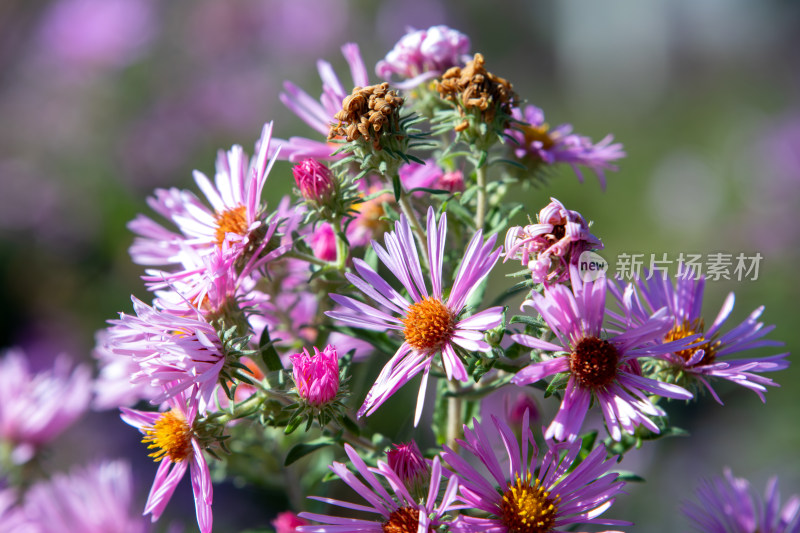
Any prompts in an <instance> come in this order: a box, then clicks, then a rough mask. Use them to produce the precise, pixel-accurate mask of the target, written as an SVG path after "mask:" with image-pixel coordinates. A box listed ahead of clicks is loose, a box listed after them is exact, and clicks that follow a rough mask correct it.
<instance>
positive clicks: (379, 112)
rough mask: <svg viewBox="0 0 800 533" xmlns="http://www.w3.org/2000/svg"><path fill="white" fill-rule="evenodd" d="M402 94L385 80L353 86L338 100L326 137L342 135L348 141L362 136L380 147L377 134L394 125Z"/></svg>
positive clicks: (397, 117) (396, 120)
mask: <svg viewBox="0 0 800 533" xmlns="http://www.w3.org/2000/svg"><path fill="white" fill-rule="evenodd" d="M402 105H403V98H401V97H400V96H397V92H395V91H393V90H390V89H389V84H388V83H386V82H384V83H381V84H380V85H369V86H367V87H356V88H354V89H353V91H352V92H351V93H350V95H349V96H347V97H346V98H345V99H344V100H343V101H342V109H341V110H340V111H339V112H338V113H336V115H334V117H333V118H335V119H336V120H337V121H338V123H337V124H331V129H330V132H329V133H328V139H333V138H335V137H344V138H346V139H347V140H348V141H351V142H352V141H356V140H358V139H360V138H363V139H364V140H365V141H367V142H372V146H373V147H374V149H375V150H380V149H381V144H380V140H381V134H382V133H391V132H392V131H396V130H397V129H398V122H399V109H400V106H402Z"/></svg>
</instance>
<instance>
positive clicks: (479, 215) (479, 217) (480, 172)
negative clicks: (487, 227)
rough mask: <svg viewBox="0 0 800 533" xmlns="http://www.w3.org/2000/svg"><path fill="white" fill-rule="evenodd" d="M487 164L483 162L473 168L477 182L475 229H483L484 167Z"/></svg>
mask: <svg viewBox="0 0 800 533" xmlns="http://www.w3.org/2000/svg"><path fill="white" fill-rule="evenodd" d="M487 167H488V165H486V164H484V165H483V166H481V167H478V168H477V169H475V172H476V176H475V177H476V179H477V182H478V206H477V208H476V210H475V229H476V230H479V229H483V224H484V222H485V221H486V169H487Z"/></svg>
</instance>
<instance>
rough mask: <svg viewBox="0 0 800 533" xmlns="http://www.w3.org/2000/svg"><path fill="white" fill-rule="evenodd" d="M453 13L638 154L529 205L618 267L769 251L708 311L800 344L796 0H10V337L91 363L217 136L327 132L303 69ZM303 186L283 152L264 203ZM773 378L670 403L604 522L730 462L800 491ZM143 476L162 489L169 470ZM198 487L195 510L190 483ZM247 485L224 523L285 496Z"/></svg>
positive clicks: (2, 145)
mask: <svg viewBox="0 0 800 533" xmlns="http://www.w3.org/2000/svg"><path fill="white" fill-rule="evenodd" d="M440 23H444V24H447V25H450V26H451V27H454V28H456V29H458V30H460V31H462V32H464V33H466V34H467V35H469V36H470V38H471V40H472V50H473V51H480V52H482V53H483V54H484V56H485V57H486V60H487V67H488V68H489V69H490V70H491V71H492V72H494V73H495V74H498V75H500V76H503V77H506V78H507V79H509V80H510V81H511V82H512V83H513V85H514V88H515V89H516V91H517V93H518V94H519V95H520V96H521V97H522V98H524V99H526V100H527V101H528V102H529V103H533V104H535V105H537V106H539V107H541V108H543V109H544V111H545V114H546V117H547V119H548V122H549V123H550V124H551V126H555V125H557V124H560V123H564V122H569V123H572V124H573V125H574V127H575V130H576V131H577V132H580V133H582V134H585V135H589V136H591V137H592V138H593V139H594V140H600V139H601V138H602V137H603V136H605V135H606V134H607V133H613V134H614V136H615V138H616V139H617V140H618V141H619V142H622V143H623V144H624V146H625V151H626V152H627V154H628V157H627V158H625V159H624V160H622V161H621V162H620V165H619V166H620V170H619V172H616V173H608V175H607V177H608V187H607V190H605V191H603V190H602V189H601V187H600V186H599V184H598V182H597V181H596V180H595V179H594V178H593V176H591V174H590V173H588V172H587V173H586V182H585V183H583V184H580V183H578V181H577V180H576V178H575V176H574V174H573V173H572V171H571V170H569V169H568V168H565V169H561V170H559V171H557V172H555V173H554V174H553V175H552V179H550V180H549V181H548V182H547V183H546V184H545V185H543V186H541V187H539V188H537V189H535V190H532V191H531V192H530V194H529V198H527V199H526V201H525V203H526V205H527V206H528V209H527V211H528V212H529V213H530V214H531V216H533V215H534V214H535V213H536V212H538V210H539V209H541V207H543V206H544V205H545V204H546V203H547V200H548V198H549V196H555V197H557V198H558V199H559V200H561V201H562V202H564V203H565V204H566V205H567V207H568V208H570V209H576V210H578V211H580V212H581V213H582V214H583V215H584V216H585V217H586V218H588V219H591V220H593V221H594V226H593V230H594V233H595V234H596V235H598V236H599V237H601V239H602V240H603V241H604V243H605V245H606V249H605V252H604V253H603V255H604V257H605V258H606V259H608V260H609V261H610V262H611V265H612V268H614V263H615V257H616V256H617V255H618V254H620V253H642V254H645V258H649V256H650V254H651V253H655V254H657V255H658V256H660V255H661V254H662V253H667V254H668V257H670V258H673V259H674V258H677V255H678V254H679V253H681V252H684V253H704V254H705V253H710V252H725V253H731V254H734V256H735V255H736V254H738V253H740V252H743V253H745V254H746V255H753V254H755V253H756V252H759V253H761V254H762V256H763V260H762V261H761V264H760V271H759V276H758V279H757V280H748V281H742V282H737V281H735V280H732V281H725V280H721V281H714V282H709V283H708V284H707V290H706V305H705V307H704V312H705V315H706V319H707V322H710V321H712V320H713V317H714V316H716V313H717V311H718V309H719V307H720V305H721V304H722V302H723V300H724V298H725V296H726V294H727V293H728V292H730V291H735V292H736V298H737V299H736V308H735V310H734V313H733V316H732V318H731V321H730V324H731V325H733V324H735V323H738V322H737V321H740V320H742V319H744V318H745V317H746V316H747V315H748V314H749V313H750V312H751V311H752V310H753V309H755V308H756V307H758V306H759V305H762V304H763V305H766V311H765V313H764V315H763V316H762V319H763V320H764V321H765V322H766V323H768V324H776V325H777V328H776V331H775V332H774V333H772V334H771V336H770V338H774V339H779V340H782V341H784V342H785V343H786V345H787V347H786V348H785V349H786V350H788V351H792V352H796V351H797V347H798V343H799V342H800V328H798V327H797V320H798V312H797V309H798V303H797V302H798V301H799V300H800V284H798V281H797V277H796V273H797V267H796V265H797V264H798V260H800V251H799V250H800V246H799V245H800V224H798V221H797V212H798V208H800V98H798V96H799V95H800V70H799V69H798V63H797V50H798V46H799V45H800V4H798V3H797V2H793V1H790V0H784V1H779V0H764V1H761V2H747V1H744V0H731V1H725V0H679V1H668V0H652V1H650V0H648V1H643V2H638V3H635V2H628V1H623V0H614V1H606V2H587V1H581V0H566V1H565V0H562V1H559V2H526V1H522V0H520V1H499V2H493V3H490V2H483V1H474V0H449V1H445V0H439V1H423V0H409V1H407V2H403V3H400V2H375V1H347V0H324V1H316V0H293V1H279V0H266V1H260V2H258V1H245V0H228V1H226V2H219V1H218V0H175V1H172V2H157V1H155V0H55V1H34V2H31V1H27V0H4V1H3V2H2V3H1V4H0V314H1V315H2V320H0V346H1V347H9V346H22V347H24V348H25V349H26V350H27V351H28V353H29V355H30V357H31V359H32V360H33V361H34V363H35V364H37V365H39V366H40V367H42V366H45V365H47V364H48V362H49V361H50V360H51V359H52V356H53V355H55V354H56V353H59V352H67V353H69V354H70V355H72V356H73V357H74V358H76V359H83V360H86V361H91V356H90V352H91V349H92V346H93V336H94V332H95V331H96V330H98V329H100V328H102V327H103V326H104V321H105V320H107V319H110V318H113V317H115V316H116V314H117V313H118V312H119V311H122V310H125V311H127V310H128V309H129V301H130V300H129V298H130V295H131V294H136V295H137V296H138V297H140V298H143V299H145V298H147V297H148V296H147V294H146V291H145V290H144V288H143V286H142V285H141V284H140V282H139V280H138V276H139V275H140V273H141V269H140V267H138V266H135V265H133V264H132V263H131V262H130V260H129V259H128V255H127V248H128V246H129V245H130V243H131V241H132V236H131V234H130V233H129V232H128V231H127V229H126V227H125V224H126V223H127V222H128V221H129V220H131V219H132V218H133V217H134V216H135V215H136V214H137V213H139V212H148V208H147V206H146V203H145V198H146V197H147V196H148V195H149V194H150V193H151V191H152V189H153V188H155V187H170V186H177V187H192V182H191V171H192V170H193V169H199V170H202V171H204V172H206V173H208V172H211V171H212V170H213V162H214V158H215V154H216V150H217V149H219V148H227V147H229V146H230V145H232V144H242V145H243V146H244V147H245V149H246V150H248V151H251V150H252V146H253V143H254V141H255V140H256V138H257V136H258V134H259V132H260V128H261V125H262V124H263V123H264V122H265V121H268V120H274V121H275V127H276V135H277V136H279V137H283V138H287V137H289V136H290V135H307V136H312V132H311V131H310V130H309V129H308V128H307V127H306V126H305V125H304V124H302V123H301V122H300V121H298V120H297V119H296V118H295V117H294V116H293V115H292V114H291V113H290V112H289V111H288V110H286V109H285V108H284V107H283V106H282V104H281V103H280V101H279V99H278V94H279V92H280V90H281V83H282V82H283V81H284V80H292V81H293V82H295V83H296V84H298V85H299V86H301V87H303V88H305V89H306V90H307V91H308V92H309V93H310V94H312V95H317V94H318V92H319V89H320V82H319V78H318V75H317V73H316V69H315V61H316V60H317V59H318V58H324V59H326V60H328V61H330V62H332V63H333V64H334V66H335V67H336V68H337V69H338V71H339V72H340V73H344V72H346V70H345V69H344V66H345V64H344V61H343V58H342V56H341V53H340V51H339V47H340V45H341V44H343V43H345V42H348V41H354V42H357V43H358V44H359V45H360V46H361V50H362V54H363V55H364V59H365V62H366V64H367V67H368V69H369V70H370V71H372V66H373V65H374V64H375V63H376V62H377V61H378V60H379V59H381V58H382V57H383V55H384V54H385V53H386V52H388V51H389V50H390V49H391V47H392V46H393V44H394V43H395V42H396V41H397V39H398V38H399V37H400V36H402V35H403V34H404V33H405V30H406V28H407V27H409V26H410V27H414V28H426V27H428V26H431V25H433V24H440ZM344 79H348V78H347V76H346V75H345V76H344ZM373 79H377V78H375V77H374V76H373ZM291 183H292V180H291V178H290V167H289V166H288V165H286V164H280V165H278V166H277V167H276V170H275V171H273V173H272V175H271V176H270V179H269V182H268V184H269V185H268V187H267V189H268V191H267V194H268V195H269V198H271V199H277V198H279V197H280V196H281V195H283V194H285V193H287V192H289V191H290V189H291ZM771 353H775V352H774V351H773V352H768V351H765V352H764V355H768V354H771ZM771 377H773V378H775V379H776V381H777V382H778V383H780V385H781V387H780V388H779V389H771V390H770V391H769V392H768V394H767V404H766V405H763V404H762V403H761V402H760V401H759V400H758V398H757V397H756V396H755V395H754V394H752V393H749V392H748V391H745V390H743V389H737V388H733V387H725V386H721V387H720V388H719V390H720V392H721V394H722V395H723V400H724V402H725V405H724V406H719V405H717V404H716V403H715V402H714V401H713V400H712V399H710V398H708V397H706V398H702V399H701V400H700V401H698V402H696V403H693V404H691V405H689V406H688V407H681V408H678V406H671V407H674V409H673V412H674V415H675V417H676V420H677V423H678V424H682V425H683V427H686V428H687V429H688V430H689V431H690V433H691V437H689V438H680V439H667V440H664V441H660V442H658V443H656V444H654V445H651V446H647V447H645V448H643V449H642V450H639V451H636V452H634V453H633V454H632V455H631V456H630V457H629V459H627V461H626V463H627V464H626V467H627V468H630V469H633V470H635V471H636V472H637V473H639V474H640V475H642V476H643V477H644V478H645V479H646V480H647V482H646V483H644V484H641V485H631V486H629V490H628V492H629V495H627V496H623V497H621V498H619V500H618V502H617V504H616V505H615V506H614V508H613V509H612V510H611V511H610V512H609V513H608V515H609V516H611V517H615V518H623V519H630V520H633V521H634V522H636V526H634V527H633V528H629V530H630V531H647V532H655V533H657V532H667V531H669V532H672V531H684V530H687V529H688V526H687V524H686V522H685V520H684V519H683V518H682V516H681V515H680V513H679V512H678V503H679V501H680V500H681V499H682V498H686V497H689V496H690V495H691V493H692V491H693V490H694V487H695V486H696V483H697V481H698V479H699V478H700V477H703V476H711V475H719V474H720V473H721V471H722V468H723V467H724V466H726V465H727V466H730V467H731V468H732V469H733V472H734V474H736V475H738V476H742V477H747V478H749V479H750V480H751V481H752V482H753V484H754V486H755V487H756V488H757V490H758V491H762V490H763V486H764V484H765V483H766V480H767V478H768V477H770V476H771V475H774V474H780V479H781V483H780V485H781V488H782V489H783V493H784V494H785V495H786V494H791V493H800V454H798V450H800V429H798V428H799V426H798V405H800V392H798V388H797V386H796V384H797V383H798V382H799V381H800V369H798V368H797V366H796V365H795V366H793V367H791V368H790V369H789V370H788V371H785V372H782V373H779V374H775V375H772V376H771ZM792 413H794V414H792ZM98 438H99V439H101V440H100V441H98V440H97V439H98ZM63 439H64V442H65V445H64V446H62V448H63V450H61V451H60V452H59V453H60V455H61V456H63V457H62V459H63V461H64V462H65V463H67V462H69V461H84V460H86V459H87V458H88V457H91V456H96V455H105V456H109V457H115V456H117V455H116V454H120V453H122V454H128V453H130V454H136V453H140V452H141V451H143V450H140V449H138V448H137V445H138V438H137V436H136V434H135V432H133V431H131V430H130V428H128V427H127V426H125V425H124V424H122V423H121V422H118V420H117V419H116V415H114V414H113V413H112V414H108V413H106V414H90V415H87V416H86V417H84V419H83V421H82V422H81V423H80V425H79V426H78V427H76V428H73V429H72V430H70V431H69V432H68V433H67V434H66V435H65V436H64V437H63ZM98 442H99V444H98ZM139 446H140V445H139ZM141 464H146V463H141ZM143 468H144V467H143ZM153 471H154V468H153ZM142 476H143V477H142V479H141V483H142V486H141V487H140V490H141V492H142V498H143V497H144V495H146V491H147V490H148V488H149V483H150V479H151V478H150V477H149V476H151V472H150V470H147V471H145V472H143V473H142ZM180 490H184V491H186V492H185V493H183V494H182V495H178V496H176V498H181V499H183V500H184V501H185V503H187V504H188V505H189V506H191V500H190V497H189V496H187V494H188V491H189V487H188V483H186V484H185V485H184V486H183V487H182V488H181V489H179V492H180ZM218 494H224V491H222V492H218ZM248 497H249V498H253V501H249V502H244V501H241V500H242V498H238V499H237V497H235V496H231V497H230V499H229V500H224V498H225V496H220V498H222V500H221V501H230V502H235V503H232V504H231V505H239V506H240V507H241V509H243V511H242V512H240V513H229V511H228V510H226V508H224V507H222V505H223V504H220V503H219V501H220V499H218V500H217V501H215V519H216V523H217V525H218V529H219V531H228V530H231V531H236V530H239V529H243V528H246V527H256V526H263V525H265V517H269V516H271V515H273V514H274V513H275V512H277V511H278V510H280V508H279V507H278V506H271V504H270V503H269V502H266V501H260V500H258V497H259V496H257V495H256V496H253V495H250V496H248ZM254 507H258V508H260V511H259V513H261V514H252V512H251V509H252V508H254ZM248 513H250V514H249V515H248ZM229 514H233V515H235V516H227V515H229ZM189 524H190V527H193V526H191V521H189Z"/></svg>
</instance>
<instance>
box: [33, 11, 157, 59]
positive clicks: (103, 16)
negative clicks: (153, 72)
mask: <svg viewBox="0 0 800 533" xmlns="http://www.w3.org/2000/svg"><path fill="white" fill-rule="evenodd" d="M154 7H155V6H154V4H153V2H151V1H150V0H57V1H56V2H53V3H52V4H50V5H49V6H48V9H47V11H46V12H45V13H44V16H43V19H42V24H41V26H40V28H39V41H40V44H41V46H42V48H43V49H44V51H45V52H46V53H47V54H49V55H51V56H52V57H53V59H55V61H54V62H55V63H56V64H57V65H59V66H64V65H63V64H66V65H68V66H69V67H83V68H114V67H124V66H126V65H128V64H129V63H131V62H133V61H135V60H136V59H137V58H138V57H139V56H141V54H142V53H143V52H144V51H145V49H146V47H147V45H148V44H149V43H150V41H151V40H152V38H153V35H154V33H155V31H154V30H155V28H156V26H157V24H156V23H157V20H158V19H157V17H156V16H155V13H154Z"/></svg>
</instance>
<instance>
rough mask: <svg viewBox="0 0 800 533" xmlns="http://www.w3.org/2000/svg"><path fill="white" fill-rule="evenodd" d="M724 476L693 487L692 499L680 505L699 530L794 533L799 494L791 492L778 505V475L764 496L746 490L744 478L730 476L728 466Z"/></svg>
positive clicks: (799, 527) (799, 518)
mask: <svg viewBox="0 0 800 533" xmlns="http://www.w3.org/2000/svg"><path fill="white" fill-rule="evenodd" d="M724 474H725V478H724V479H722V478H718V477H717V478H714V479H710V480H704V481H703V482H702V483H701V484H700V486H699V487H698V488H697V492H696V500H697V501H686V502H684V503H683V505H682V506H681V510H682V511H683V514H685V515H686V516H687V517H689V519H690V520H691V521H692V522H693V525H694V527H695V529H696V530H697V531H701V532H702V533H798V532H800V495H797V494H795V495H794V496H792V497H791V498H789V501H787V502H786V505H784V506H783V508H781V495H780V493H779V492H778V478H777V476H776V477H773V478H771V479H770V480H769V482H767V488H766V489H765V490H764V499H763V500H761V499H759V498H758V497H757V496H756V495H754V494H752V492H751V491H750V483H749V482H748V481H747V480H746V479H742V478H737V477H733V474H732V473H731V470H730V468H726V469H725V472H724Z"/></svg>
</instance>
